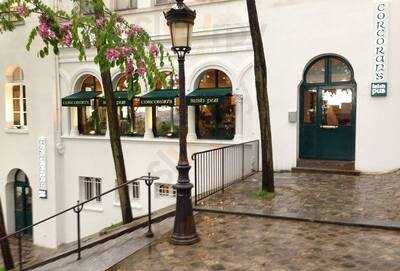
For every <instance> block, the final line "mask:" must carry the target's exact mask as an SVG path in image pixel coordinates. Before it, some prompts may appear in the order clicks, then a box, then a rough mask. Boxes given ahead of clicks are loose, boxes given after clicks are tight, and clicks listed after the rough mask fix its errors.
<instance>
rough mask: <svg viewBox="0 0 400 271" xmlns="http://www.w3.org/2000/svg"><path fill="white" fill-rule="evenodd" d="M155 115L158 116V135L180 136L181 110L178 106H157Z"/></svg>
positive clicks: (154, 109) (156, 123)
mask: <svg viewBox="0 0 400 271" xmlns="http://www.w3.org/2000/svg"><path fill="white" fill-rule="evenodd" d="M153 115H155V116H156V120H155V127H154V128H155V129H154V130H155V131H154V135H155V136H156V137H171V138H177V137H178V129H179V111H178V107H176V106H175V107H171V106H157V107H154V108H153Z"/></svg>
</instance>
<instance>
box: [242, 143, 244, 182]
mask: <svg viewBox="0 0 400 271" xmlns="http://www.w3.org/2000/svg"><path fill="white" fill-rule="evenodd" d="M244 146H245V144H242V180H244Z"/></svg>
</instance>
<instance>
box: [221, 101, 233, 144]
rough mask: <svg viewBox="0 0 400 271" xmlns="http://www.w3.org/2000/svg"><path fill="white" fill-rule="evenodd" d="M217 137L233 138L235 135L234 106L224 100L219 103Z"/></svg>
mask: <svg viewBox="0 0 400 271" xmlns="http://www.w3.org/2000/svg"><path fill="white" fill-rule="evenodd" d="M219 114H220V115H219V118H218V135H217V139H233V138H234V136H235V124H236V115H235V106H234V105H231V104H229V102H228V101H227V100H226V101H224V102H222V103H220V104H219Z"/></svg>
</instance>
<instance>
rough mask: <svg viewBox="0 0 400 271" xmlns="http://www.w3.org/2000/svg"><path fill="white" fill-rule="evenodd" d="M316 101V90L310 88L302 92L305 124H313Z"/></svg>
mask: <svg viewBox="0 0 400 271" xmlns="http://www.w3.org/2000/svg"><path fill="white" fill-rule="evenodd" d="M316 102H317V90H316V89H310V90H306V91H305V92H304V112H303V114H304V117H303V122H304V123H305V124H315V110H316Z"/></svg>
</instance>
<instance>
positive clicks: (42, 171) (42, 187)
mask: <svg viewBox="0 0 400 271" xmlns="http://www.w3.org/2000/svg"><path fill="white" fill-rule="evenodd" d="M38 143H39V144H38V145H39V147H38V148H39V150H38V152H39V191H38V194H39V198H41V199H47V138H46V137H39V140H38Z"/></svg>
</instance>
